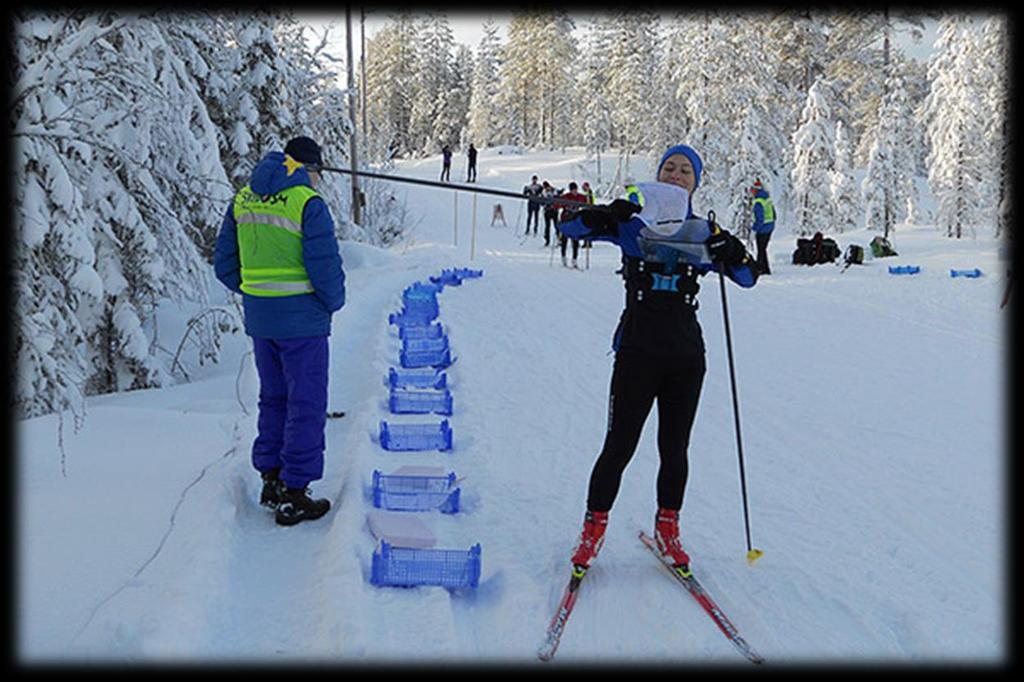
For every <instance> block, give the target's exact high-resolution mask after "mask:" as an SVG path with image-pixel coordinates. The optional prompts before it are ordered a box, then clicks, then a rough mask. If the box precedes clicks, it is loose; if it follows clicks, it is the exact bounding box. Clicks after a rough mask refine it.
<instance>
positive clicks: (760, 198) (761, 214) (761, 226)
mask: <svg viewBox="0 0 1024 682" xmlns="http://www.w3.org/2000/svg"><path fill="white" fill-rule="evenodd" d="M750 193H751V194H753V195H754V205H753V212H754V222H753V224H752V225H751V228H750V229H752V230H753V231H754V240H755V241H756V242H757V269H758V270H759V271H760V274H762V275H770V274H771V268H770V267H769V266H768V241H769V240H770V239H771V238H772V230H774V229H775V206H774V204H772V200H771V197H770V196H768V190H766V189H765V188H764V187H763V186H762V185H761V181H760V180H755V181H754V185H753V186H752V187H751V188H750Z"/></svg>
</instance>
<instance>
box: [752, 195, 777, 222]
mask: <svg viewBox="0 0 1024 682" xmlns="http://www.w3.org/2000/svg"><path fill="white" fill-rule="evenodd" d="M758 204H761V210H762V211H764V222H766V223H774V222H775V207H774V206H773V205H772V200H771V199H769V198H767V197H758V198H756V199H754V206H757V205H758Z"/></svg>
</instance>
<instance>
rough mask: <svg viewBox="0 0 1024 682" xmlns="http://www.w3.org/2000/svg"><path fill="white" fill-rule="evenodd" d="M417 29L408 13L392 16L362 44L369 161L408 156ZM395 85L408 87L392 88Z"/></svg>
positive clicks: (411, 147) (410, 142)
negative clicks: (369, 141)
mask: <svg viewBox="0 0 1024 682" xmlns="http://www.w3.org/2000/svg"><path fill="white" fill-rule="evenodd" d="M417 33H418V27H417V24H416V22H415V20H414V18H413V16H412V15H411V14H409V13H408V12H405V13H400V14H395V15H392V16H391V18H390V20H389V22H388V23H387V24H385V25H384V27H383V28H381V29H380V31H378V32H377V34H376V35H375V36H374V37H373V38H370V39H369V40H367V44H366V112H367V121H368V124H369V127H370V130H369V131H368V137H369V139H370V140H379V141H380V142H379V144H377V145H371V146H370V148H369V150H368V151H369V154H370V159H371V160H372V161H374V162H376V163H384V162H387V161H388V160H390V159H392V158H394V157H395V156H401V155H405V154H409V153H412V151H413V141H412V139H411V137H410V130H411V125H410V121H411V120H412V98H411V96H410V94H411V91H412V90H413V88H414V87H415V85H416V80H417V79H416V78H415V76H414V73H415V57H416V52H415V46H416V44H417V43H418V37H417ZM395 83H403V84H407V85H408V87H401V88H397V87H395Z"/></svg>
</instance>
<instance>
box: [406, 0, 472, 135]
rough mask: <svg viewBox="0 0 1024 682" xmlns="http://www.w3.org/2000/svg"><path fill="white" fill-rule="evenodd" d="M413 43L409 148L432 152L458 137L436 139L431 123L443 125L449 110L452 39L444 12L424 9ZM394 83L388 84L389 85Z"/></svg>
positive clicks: (453, 42) (453, 44) (433, 126)
mask: <svg viewBox="0 0 1024 682" xmlns="http://www.w3.org/2000/svg"><path fill="white" fill-rule="evenodd" d="M418 39H419V40H418V43H417V45H416V60H415V62H414V63H415V67H414V74H415V78H414V81H413V82H412V83H410V84H409V85H410V86H411V88H410V89H411V90H412V93H411V98H412V112H411V118H410V120H409V127H410V136H411V138H412V147H413V150H414V151H415V152H417V153H420V154H436V153H438V152H440V151H441V147H442V146H444V145H445V144H449V145H452V146H454V145H456V144H457V143H458V139H450V140H449V139H440V138H438V137H436V136H435V127H436V126H438V125H440V126H441V128H442V129H443V128H444V127H445V123H446V121H445V120H442V121H439V120H438V119H446V120H447V119H449V118H450V117H451V116H452V112H451V111H450V110H448V109H447V108H446V107H447V106H448V105H449V103H448V92H449V90H450V89H451V83H452V57H453V54H452V51H453V49H454V46H455V40H454V38H453V37H452V29H451V25H450V24H449V23H448V17H447V15H445V14H443V13H440V12H428V13H426V14H425V15H423V16H422V18H420V20H419V30H418ZM393 86H394V84H392V87H393Z"/></svg>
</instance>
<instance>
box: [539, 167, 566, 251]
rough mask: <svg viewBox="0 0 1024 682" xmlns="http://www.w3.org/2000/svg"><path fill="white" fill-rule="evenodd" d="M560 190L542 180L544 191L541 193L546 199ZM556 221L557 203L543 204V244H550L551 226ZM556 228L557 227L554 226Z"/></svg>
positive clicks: (552, 196)
mask: <svg viewBox="0 0 1024 682" xmlns="http://www.w3.org/2000/svg"><path fill="white" fill-rule="evenodd" d="M561 193H562V192H561V190H556V189H555V188H554V187H552V186H551V184H550V183H549V182H548V181H547V180H545V181H544V192H543V193H542V194H541V196H542V197H544V198H546V199H553V198H554V197H555V196H557V195H559V194H561ZM557 222H558V205H557V204H554V203H549V204H547V205H546V206H544V246H550V245H551V226H552V225H554V224H556V223H557ZM556 229H557V228H556Z"/></svg>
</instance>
